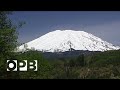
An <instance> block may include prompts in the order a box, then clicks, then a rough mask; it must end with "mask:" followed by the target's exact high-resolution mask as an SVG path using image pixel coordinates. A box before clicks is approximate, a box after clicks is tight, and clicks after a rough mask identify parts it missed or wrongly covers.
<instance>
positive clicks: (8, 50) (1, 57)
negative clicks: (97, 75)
mask: <svg viewBox="0 0 120 90" xmlns="http://www.w3.org/2000/svg"><path fill="white" fill-rule="evenodd" d="M11 14H12V12H8V11H0V69H1V70H0V72H2V71H5V70H6V60H7V59H12V58H15V57H14V56H15V54H14V52H13V51H14V50H15V48H16V47H17V45H18V43H17V38H18V32H17V28H19V27H21V26H22V24H23V23H22V22H20V23H19V25H14V24H13V23H12V20H11V19H10V18H9V15H11ZM3 69H5V70H3ZM0 76H2V73H0ZM4 76H5V74H4Z"/></svg>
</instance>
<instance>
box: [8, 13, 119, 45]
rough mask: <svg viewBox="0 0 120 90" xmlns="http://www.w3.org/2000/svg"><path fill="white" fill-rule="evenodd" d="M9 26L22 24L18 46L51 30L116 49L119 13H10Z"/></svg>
mask: <svg viewBox="0 0 120 90" xmlns="http://www.w3.org/2000/svg"><path fill="white" fill-rule="evenodd" d="M9 17H10V18H11V20H12V21H13V23H18V22H19V21H25V22H26V24H25V25H23V26H22V27H21V28H20V29H19V30H18V32H19V36H18V42H19V43H27V42H29V41H31V40H34V39H36V38H38V37H40V36H42V35H44V34H46V33H48V32H51V31H54V30H67V29H68V30H77V31H78V30H79V31H86V32H88V33H91V34H93V35H95V36H97V37H99V38H101V39H103V40H105V41H107V42H109V43H112V44H114V45H119V46H120V11H14V12H13V14H12V15H10V16H9Z"/></svg>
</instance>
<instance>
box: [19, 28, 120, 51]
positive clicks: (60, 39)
mask: <svg viewBox="0 0 120 90" xmlns="http://www.w3.org/2000/svg"><path fill="white" fill-rule="evenodd" d="M26 49H35V50H38V51H44V52H65V51H69V50H89V51H106V50H117V49H120V47H118V46H114V45H112V44H110V43H108V42H106V41H103V40H102V39H100V38H98V37H96V36H94V35H92V34H90V33H87V32H84V31H74V30H55V31H52V32H49V33H47V34H45V35H43V36H41V37H39V38H37V39H35V40H32V41H30V42H28V43H26V44H24V45H21V46H20V47H19V48H18V51H24V50H26Z"/></svg>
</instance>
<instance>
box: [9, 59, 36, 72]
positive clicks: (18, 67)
mask: <svg viewBox="0 0 120 90" xmlns="http://www.w3.org/2000/svg"><path fill="white" fill-rule="evenodd" d="M28 70H32V71H37V60H33V61H27V60H22V61H18V60H7V71H28Z"/></svg>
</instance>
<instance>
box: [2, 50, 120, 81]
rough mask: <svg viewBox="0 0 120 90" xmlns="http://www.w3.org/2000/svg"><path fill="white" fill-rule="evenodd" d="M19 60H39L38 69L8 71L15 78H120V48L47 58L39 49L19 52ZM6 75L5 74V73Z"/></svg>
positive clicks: (17, 56) (17, 55)
mask: <svg viewBox="0 0 120 90" xmlns="http://www.w3.org/2000/svg"><path fill="white" fill-rule="evenodd" d="M15 59H17V60H38V71H36V72H34V71H27V72H7V74H9V75H7V76H9V77H3V76H2V77H1V78H6V79H7V78H13V79H120V50H116V51H106V52H100V53H94V54H91V55H88V56H84V54H82V55H80V56H78V57H76V58H72V59H70V58H68V59H66V58H59V59H56V60H46V59H45V58H44V57H43V55H42V53H41V52H39V51H28V52H24V53H17V54H16V56H15ZM4 76H5V75H4Z"/></svg>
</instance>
